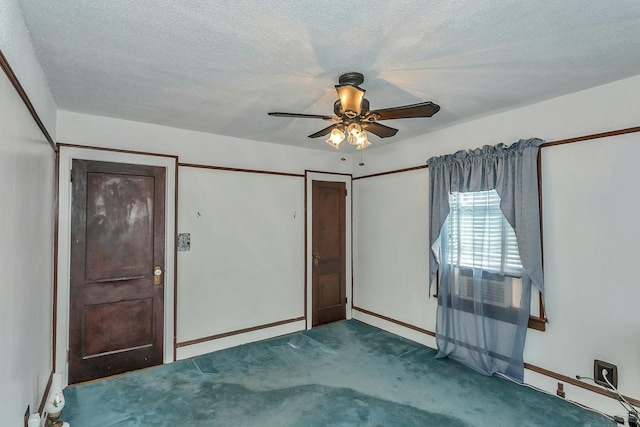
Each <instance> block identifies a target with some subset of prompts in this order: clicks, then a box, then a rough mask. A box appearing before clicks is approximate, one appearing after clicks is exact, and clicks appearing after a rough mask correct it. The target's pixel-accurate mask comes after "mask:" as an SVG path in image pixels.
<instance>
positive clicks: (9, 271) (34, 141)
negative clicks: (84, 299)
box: [0, 73, 55, 426]
mask: <svg viewBox="0 0 640 427" xmlns="http://www.w3.org/2000/svg"><path fill="white" fill-rule="evenodd" d="M54 166H55V155H54V153H53V150H52V149H51V147H50V146H49V144H48V143H47V142H46V140H45V138H44V136H43V135H42V132H41V131H40V129H39V128H38V127H37V126H36V124H35V122H34V121H33V119H32V118H31V115H30V114H29V112H28V110H27V109H26V108H25V106H24V103H23V102H22V100H21V99H20V97H19V96H18V94H17V93H16V91H15V90H14V88H13V86H12V85H11V83H10V82H9V80H8V79H7V77H6V76H5V74H4V73H0V200H2V210H0V236H2V245H0V271H2V276H1V278H0V283H1V284H0V289H2V294H1V297H0V342H1V343H2V347H1V348H0V383H1V384H2V387H0V413H2V414H3V421H4V423H5V424H7V425H15V426H17V425H22V422H23V421H22V418H23V415H24V412H25V409H26V408H27V405H31V410H32V411H37V409H38V406H39V404H40V400H41V398H42V394H43V393H44V390H45V386H46V384H47V381H48V379H49V376H50V374H51V370H52V366H51V357H52V356H51V352H52V336H51V332H52V329H51V319H52V306H53V302H52V301H53V194H54V187H55V173H54Z"/></svg>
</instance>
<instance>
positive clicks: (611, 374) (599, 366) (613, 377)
mask: <svg viewBox="0 0 640 427" xmlns="http://www.w3.org/2000/svg"><path fill="white" fill-rule="evenodd" d="M603 369H606V370H607V380H609V382H610V383H611V385H612V386H613V387H614V388H618V367H617V366H616V365H614V364H612V363H608V362H603V361H602V360H597V359H596V360H594V361H593V379H594V381H595V382H596V384H600V385H601V386H603V387H606V388H611V386H610V385H609V384H607V381H605V379H604V376H603V375H602V370H603Z"/></svg>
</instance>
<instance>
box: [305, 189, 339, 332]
mask: <svg viewBox="0 0 640 427" xmlns="http://www.w3.org/2000/svg"><path fill="white" fill-rule="evenodd" d="M311 191H312V222H313V224H312V245H311V246H312V251H313V253H312V260H313V261H312V266H313V267H312V277H313V283H312V289H313V298H312V299H313V312H312V317H313V326H316V325H322V324H324V323H329V322H335V321H336V320H342V319H344V318H346V297H347V293H346V265H347V257H346V245H345V238H346V223H345V216H346V215H345V198H346V188H345V183H344V182H324V181H313V183H312V185H311Z"/></svg>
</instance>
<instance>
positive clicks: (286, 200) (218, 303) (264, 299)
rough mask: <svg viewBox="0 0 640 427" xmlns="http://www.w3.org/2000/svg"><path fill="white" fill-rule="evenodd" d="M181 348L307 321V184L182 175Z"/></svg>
mask: <svg viewBox="0 0 640 427" xmlns="http://www.w3.org/2000/svg"><path fill="white" fill-rule="evenodd" d="M179 194H180V199H179V205H178V211H179V217H178V218H179V219H178V221H179V222H178V224H179V227H178V232H179V233H190V235H191V248H190V250H189V251H182V252H178V293H177V296H178V299H177V300H178V321H177V325H178V329H177V333H178V335H177V339H178V342H179V343H180V342H185V341H190V340H197V339H200V338H204V337H210V336H213V335H218V334H222V333H226V332H230V331H237V330H240V329H245V328H251V327H255V326H259V325H265V324H270V323H275V322H279V321H284V320H290V319H295V318H300V317H302V316H303V315H304V251H303V250H302V248H303V247H304V178H303V177H292V176H282V175H266V174H257V173H241V172H231V171H221V170H211V169H198V168H190V167H181V168H180V181H179Z"/></svg>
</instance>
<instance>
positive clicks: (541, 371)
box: [524, 362, 640, 407]
mask: <svg viewBox="0 0 640 427" xmlns="http://www.w3.org/2000/svg"><path fill="white" fill-rule="evenodd" d="M524 367H525V369H528V370H530V371H532V372H536V373H538V374H541V375H544V376H547V377H550V378H553V379H556V380H558V381H562V382H565V383H568V384H571V385H573V386H576V387H580V388H583V389H585V390H589V391H592V392H594V393H598V394H601V395H603V396H606V397H610V398H611V399H616V400H617V398H618V396H617V395H616V394H615V393H614V392H612V391H609V390H606V389H604V388H602V387H598V386H597V385H595V384H589V383H585V382H584V381H580V380H578V379H576V378H575V377H568V376H566V375H563V374H559V373H557V372H553V371H550V370H548V369H545V368H541V367H540V366H536V365H533V364H531V363H526V362H525V364H524ZM623 397H624V398H625V399H627V400H628V401H629V403H631V404H632V405H634V406H638V407H640V400H638V399H634V398H632V397H627V396H623Z"/></svg>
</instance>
